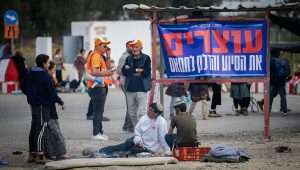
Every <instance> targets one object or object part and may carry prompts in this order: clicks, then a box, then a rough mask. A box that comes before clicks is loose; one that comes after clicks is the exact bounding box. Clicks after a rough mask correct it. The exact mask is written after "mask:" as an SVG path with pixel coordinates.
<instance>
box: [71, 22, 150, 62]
mask: <svg viewBox="0 0 300 170" xmlns="http://www.w3.org/2000/svg"><path fill="white" fill-rule="evenodd" d="M71 34H72V36H75V35H81V36H83V37H84V38H83V39H84V40H83V41H84V42H83V46H84V49H85V50H86V52H88V51H89V50H92V49H94V40H95V38H97V37H102V38H106V39H108V40H110V41H111V44H110V45H109V47H110V48H111V56H112V59H114V60H115V62H116V64H117V62H118V60H119V58H120V57H121V55H122V53H123V52H124V51H125V43H126V42H127V41H129V40H134V39H140V40H142V41H143V45H144V47H143V52H144V53H145V54H147V55H149V56H150V55H151V30H150V21H94V22H72V25H71Z"/></svg>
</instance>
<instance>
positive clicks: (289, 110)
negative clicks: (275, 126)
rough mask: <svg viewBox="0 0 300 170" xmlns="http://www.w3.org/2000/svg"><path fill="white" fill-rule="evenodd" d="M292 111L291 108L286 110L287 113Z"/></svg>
mask: <svg viewBox="0 0 300 170" xmlns="http://www.w3.org/2000/svg"><path fill="white" fill-rule="evenodd" d="M280 111H281V112H283V110H282V109H280ZM291 111H292V110H291V109H286V112H287V113H288V112H291Z"/></svg>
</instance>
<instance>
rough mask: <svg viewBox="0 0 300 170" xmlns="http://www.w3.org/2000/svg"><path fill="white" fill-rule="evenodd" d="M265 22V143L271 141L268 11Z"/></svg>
mask: <svg viewBox="0 0 300 170" xmlns="http://www.w3.org/2000/svg"><path fill="white" fill-rule="evenodd" d="M265 18H266V21H267V56H266V57H267V63H266V66H267V68H266V69H267V77H265V79H264V138H265V140H266V141H268V140H270V139H271V136H270V58H271V57H270V20H269V11H266V12H265Z"/></svg>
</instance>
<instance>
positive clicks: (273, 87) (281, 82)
mask: <svg viewBox="0 0 300 170" xmlns="http://www.w3.org/2000/svg"><path fill="white" fill-rule="evenodd" d="M271 56H272V58H271V64H270V110H272V104H273V99H274V98H275V97H276V96H277V95H278V94H279V96H280V112H281V113H282V116H287V112H288V109H287V103H286V91H285V84H286V82H287V81H288V80H289V77H290V74H291V69H290V65H289V62H288V60H286V59H283V58H280V51H279V50H277V49H272V50H271Z"/></svg>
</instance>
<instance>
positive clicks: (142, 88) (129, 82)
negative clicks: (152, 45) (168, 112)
mask: <svg viewBox="0 0 300 170" xmlns="http://www.w3.org/2000/svg"><path fill="white" fill-rule="evenodd" d="M130 45H131V46H132V54H131V55H130V56H128V57H127V59H126V61H125V64H124V66H123V68H122V73H123V75H124V76H125V90H126V98H127V104H128V115H129V117H130V120H131V123H132V125H133V127H135V125H136V124H137V121H138V116H139V117H140V116H143V115H145V114H146V112H147V92H148V91H149V90H150V88H151V60H150V57H149V56H148V55H146V54H143V53H142V48H143V44H142V41H140V40H135V41H133V42H132V43H130Z"/></svg>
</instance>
